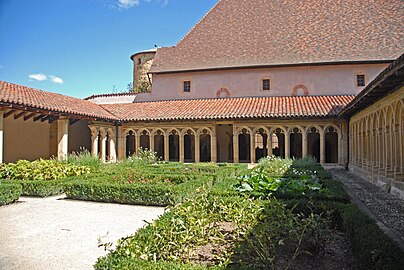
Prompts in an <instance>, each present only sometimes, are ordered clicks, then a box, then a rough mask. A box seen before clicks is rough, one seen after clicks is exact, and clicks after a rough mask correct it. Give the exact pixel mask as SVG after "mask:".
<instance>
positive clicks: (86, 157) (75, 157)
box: [67, 148, 102, 171]
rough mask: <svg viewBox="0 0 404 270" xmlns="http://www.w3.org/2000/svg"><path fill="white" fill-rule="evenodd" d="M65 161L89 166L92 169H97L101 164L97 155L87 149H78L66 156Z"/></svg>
mask: <svg viewBox="0 0 404 270" xmlns="http://www.w3.org/2000/svg"><path fill="white" fill-rule="evenodd" d="M67 162H68V163H69V164H73V165H76V166H86V167H90V168H91V169H92V171H97V170H98V169H99V168H100V167H101V164H102V161H101V159H100V158H99V157H94V156H93V155H92V154H91V153H90V152H89V151H88V150H87V149H84V148H82V149H80V151H78V152H73V153H71V154H70V155H68V156H67Z"/></svg>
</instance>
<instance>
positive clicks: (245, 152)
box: [237, 127, 253, 162]
mask: <svg viewBox="0 0 404 270" xmlns="http://www.w3.org/2000/svg"><path fill="white" fill-rule="evenodd" d="M237 136H238V146H237V147H238V155H239V161H240V162H250V161H251V155H250V154H251V136H253V133H252V130H251V129H250V128H249V127H240V128H238V130H237Z"/></svg>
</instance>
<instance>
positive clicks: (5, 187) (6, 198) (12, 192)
mask: <svg viewBox="0 0 404 270" xmlns="http://www.w3.org/2000/svg"><path fill="white" fill-rule="evenodd" d="M21 192H22V188H21V185H19V184H16V183H5V182H0V206H1V205H6V204H10V203H13V202H15V201H17V200H18V198H19V197H20V195H21Z"/></svg>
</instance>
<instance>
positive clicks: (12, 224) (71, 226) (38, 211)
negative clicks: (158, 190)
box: [0, 196, 164, 270]
mask: <svg viewBox="0 0 404 270" xmlns="http://www.w3.org/2000/svg"><path fill="white" fill-rule="evenodd" d="M163 213H164V208H162V207H149V206H133V205H121V204H109V203H95V202H84V201H72V200H66V199H64V196H58V197H50V198H31V197H21V198H20V200H19V202H18V203H15V204H12V205H7V206H2V207H0V269H8V270H14V269H15V270H17V269H18V270H25V269H27V270H36V269H38V270H42V269H46V270H53V269H58V270H59V269H74V270H80V269H93V264H94V263H95V261H96V260H97V258H98V257H100V256H103V255H105V254H106V253H107V252H105V251H104V250H103V248H101V247H100V248H99V247H98V241H99V239H100V240H101V241H102V242H103V243H106V242H113V243H116V241H117V240H118V239H120V238H121V237H125V236H128V235H131V234H133V233H134V232H135V231H136V230H138V229H139V228H141V227H142V226H143V225H144V224H145V222H144V220H147V221H149V222H150V221H152V220H153V219H156V218H157V217H158V216H159V215H161V214H163Z"/></svg>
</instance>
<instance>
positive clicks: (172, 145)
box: [167, 128, 182, 161]
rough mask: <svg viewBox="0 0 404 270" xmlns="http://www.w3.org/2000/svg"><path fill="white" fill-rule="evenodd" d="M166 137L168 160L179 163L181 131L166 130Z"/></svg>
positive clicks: (175, 129) (174, 129)
mask: <svg viewBox="0 0 404 270" xmlns="http://www.w3.org/2000/svg"><path fill="white" fill-rule="evenodd" d="M167 136H168V159H169V161H180V136H182V135H181V131H180V130H179V129H177V128H170V129H168V130H167Z"/></svg>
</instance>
